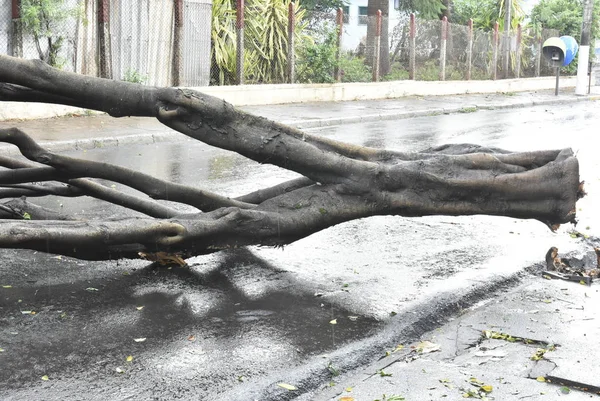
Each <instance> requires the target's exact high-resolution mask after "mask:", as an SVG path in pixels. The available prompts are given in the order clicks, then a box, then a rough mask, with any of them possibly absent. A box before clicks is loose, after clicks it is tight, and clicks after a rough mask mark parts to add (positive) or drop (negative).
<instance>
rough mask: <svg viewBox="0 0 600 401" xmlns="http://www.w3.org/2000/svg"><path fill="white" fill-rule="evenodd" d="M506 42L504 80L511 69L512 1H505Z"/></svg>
mask: <svg viewBox="0 0 600 401" xmlns="http://www.w3.org/2000/svg"><path fill="white" fill-rule="evenodd" d="M504 6H505V10H504V40H503V41H502V43H503V46H504V48H503V49H502V50H504V55H503V59H502V61H503V69H504V78H508V70H509V69H510V28H511V26H510V23H511V21H512V17H511V15H510V14H511V10H512V0H504Z"/></svg>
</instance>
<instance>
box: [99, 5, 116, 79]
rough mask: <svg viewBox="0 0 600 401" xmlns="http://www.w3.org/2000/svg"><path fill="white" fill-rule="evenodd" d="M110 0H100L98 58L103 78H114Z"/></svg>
mask: <svg viewBox="0 0 600 401" xmlns="http://www.w3.org/2000/svg"><path fill="white" fill-rule="evenodd" d="M108 7H109V0H98V17H97V18H98V53H99V54H98V59H99V64H100V65H99V67H100V68H99V72H100V77H101V78H112V69H111V64H112V57H111V52H110V31H109V29H110V27H109V19H110V12H109V8H108Z"/></svg>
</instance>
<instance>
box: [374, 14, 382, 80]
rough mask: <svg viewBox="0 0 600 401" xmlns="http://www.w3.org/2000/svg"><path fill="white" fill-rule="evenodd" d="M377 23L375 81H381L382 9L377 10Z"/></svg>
mask: <svg viewBox="0 0 600 401" xmlns="http://www.w3.org/2000/svg"><path fill="white" fill-rule="evenodd" d="M376 18H377V21H376V23H375V24H376V25H375V48H374V50H373V51H374V54H373V82H378V81H379V52H380V51H381V10H377V17H376Z"/></svg>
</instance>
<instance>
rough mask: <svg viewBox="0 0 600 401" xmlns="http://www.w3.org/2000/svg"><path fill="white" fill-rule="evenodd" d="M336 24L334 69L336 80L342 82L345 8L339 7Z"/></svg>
mask: <svg viewBox="0 0 600 401" xmlns="http://www.w3.org/2000/svg"><path fill="white" fill-rule="evenodd" d="M335 25H336V27H337V42H336V48H335V68H334V69H333V78H334V79H335V81H336V82H342V69H341V68H340V57H341V53H342V33H343V32H344V10H343V9H342V8H341V7H340V8H338V9H337V14H336V18H335Z"/></svg>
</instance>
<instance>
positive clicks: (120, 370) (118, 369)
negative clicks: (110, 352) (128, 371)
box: [115, 368, 125, 373]
mask: <svg viewBox="0 0 600 401" xmlns="http://www.w3.org/2000/svg"><path fill="white" fill-rule="evenodd" d="M115 371H116V372H117V373H124V372H125V371H124V370H123V369H121V368H116V369H115Z"/></svg>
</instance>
